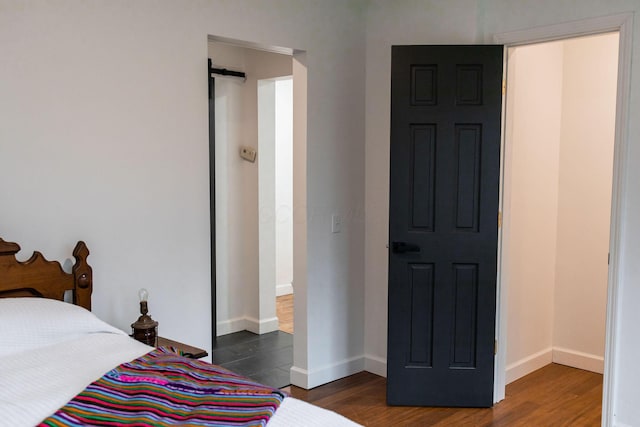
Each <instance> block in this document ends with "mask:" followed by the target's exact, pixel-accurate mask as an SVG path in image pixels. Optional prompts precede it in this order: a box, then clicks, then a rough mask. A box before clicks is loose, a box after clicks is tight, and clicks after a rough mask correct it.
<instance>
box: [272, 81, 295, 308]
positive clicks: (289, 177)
mask: <svg viewBox="0 0 640 427" xmlns="http://www.w3.org/2000/svg"><path fill="white" fill-rule="evenodd" d="M275 86H276V100H275V101H276V147H275V148H276V158H275V174H276V177H275V180H276V204H275V218H276V242H275V243H276V251H275V252H276V295H277V296H280V295H288V294H291V293H292V292H293V288H292V282H293V108H294V105H293V80H292V79H290V78H286V79H282V80H277V81H276V82H275Z"/></svg>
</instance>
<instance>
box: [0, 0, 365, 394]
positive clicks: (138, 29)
mask: <svg viewBox="0 0 640 427" xmlns="http://www.w3.org/2000/svg"><path fill="white" fill-rule="evenodd" d="M364 4H365V2H364V1H362V2H360V1H357V0H353V1H349V2H344V1H342V0H328V1H323V2H315V1H311V0H295V1H294V0H269V1H262V2H255V1H251V0H234V1H233V2H228V1H224V0H212V1H206V2H203V1H198V0H186V1H181V2H173V1H168V0H161V1H150V0H141V1H136V2H129V1H124V0H115V1H109V2H84V1H81V0H61V1H58V2H55V4H54V3H48V2H27V3H25V2H23V1H19V0H15V1H14V0H1V2H0V10H1V13H0V51H2V55H1V56H0V117H1V118H2V119H1V120H2V126H0V153H1V155H0V197H1V198H2V200H3V203H2V207H1V208H0V235H1V236H2V237H3V238H5V239H6V240H10V241H17V242H20V243H21V244H22V245H23V248H24V249H25V251H30V250H33V249H36V248H37V249H41V250H43V251H44V253H45V254H46V255H47V256H48V257H49V258H52V259H63V258H64V257H67V256H69V253H70V252H71V249H72V248H73V245H74V244H75V241H76V240H78V239H84V240H85V241H86V242H87V244H88V246H89V249H90V250H91V252H92V254H91V256H90V258H89V260H90V262H91V264H92V266H93V268H94V279H95V293H94V298H93V303H94V307H95V311H96V313H97V314H98V315H99V316H100V317H102V318H104V319H105V320H107V321H109V322H111V323H113V324H115V325H117V326H119V327H121V328H123V329H126V330H128V329H129V324H130V323H131V322H132V321H133V320H135V318H136V317H137V312H138V307H137V297H136V294H137V291H138V289H139V288H140V287H142V286H144V287H146V288H147V289H148V290H149V292H150V300H149V304H150V305H149V307H150V314H152V315H153V317H154V318H155V319H156V320H158V321H159V322H160V333H161V334H163V335H165V336H167V337H170V338H175V339H178V340H181V341H184V342H187V343H190V344H193V345H197V346H201V347H204V348H207V349H210V348H211V327H210V325H211V307H210V250H209V245H210V242H209V240H210V238H209V166H208V158H209V156H208V123H207V120H208V115H207V95H206V94H207V79H206V72H205V70H206V63H207V36H208V35H218V36H223V37H227V38H232V39H238V40H248V41H254V42H259V43H262V44H266V45H270V46H285V47H291V48H295V49H300V50H301V51H305V54H304V60H305V69H306V71H307V72H308V73H309V79H308V84H307V89H308V90H307V94H308V105H307V106H306V107H307V110H308V113H309V114H308V115H309V119H308V123H307V128H306V129H307V130H306V133H305V135H303V136H304V137H305V139H306V142H307V146H306V154H307V156H306V159H308V161H309V165H303V166H304V167H306V172H307V174H308V179H307V180H306V182H307V183H308V185H307V188H306V196H305V197H306V201H307V204H306V205H305V206H301V207H300V209H301V210H304V211H305V212H308V213H309V215H310V216H312V219H310V220H309V221H305V222H302V224H306V225H305V230H304V232H305V233H306V235H307V238H308V239H307V243H306V247H305V248H304V250H301V253H304V252H305V251H306V253H307V254H308V261H307V268H306V271H305V270H300V269H297V270H296V271H297V273H298V275H299V276H298V277H299V279H296V283H297V284H299V285H300V286H302V287H304V288H305V289H304V292H301V293H299V295H303V298H302V300H301V301H300V299H301V298H299V299H298V301H300V304H298V301H297V304H296V313H295V316H296V324H301V325H304V326H305V327H304V328H296V345H295V354H294V364H295V366H296V367H297V368H298V373H299V374H300V375H298V376H297V377H296V381H306V380H309V383H308V384H305V385H309V384H312V385H316V383H314V381H315V382H317V381H322V380H324V381H327V380H332V379H336V378H337V377H338V376H339V375H341V374H344V373H345V372H351V371H353V369H354V366H353V363H352V361H353V360H354V359H355V360H361V356H362V353H363V340H362V336H363V320H362V319H363V286H364V284H363V254H362V249H361V248H362V241H363V235H364V234H363V224H362V222H361V221H356V220H354V221H353V222H352V223H350V224H349V226H348V227H344V229H343V233H341V235H340V236H339V238H336V236H335V235H332V233H331V229H330V217H331V212H334V211H341V212H349V211H359V212H362V205H363V193H364V161H363V152H364V151H363V150H364V145H363V141H364V105H363V99H364V82H363V81H362V75H363V73H364V23H363V15H362V10H363V9H362V7H363V5H364ZM327 23H330V25H328V24H327ZM294 74H295V73H294ZM294 90H295V89H294ZM330 254H337V255H336V256H333V255H330ZM298 317H302V318H305V319H306V318H308V321H307V320H304V321H302V320H301V321H298ZM326 319H335V320H332V321H327V320H326ZM358 358H360V359H358ZM360 363H361V362H360ZM343 367H348V368H349V369H342V368H343ZM341 369H342V371H341Z"/></svg>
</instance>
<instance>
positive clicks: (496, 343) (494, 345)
mask: <svg viewBox="0 0 640 427" xmlns="http://www.w3.org/2000/svg"><path fill="white" fill-rule="evenodd" d="M496 354H498V340H493V355H494V356H495V355H496Z"/></svg>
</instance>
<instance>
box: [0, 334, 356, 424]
mask: <svg viewBox="0 0 640 427" xmlns="http://www.w3.org/2000/svg"><path fill="white" fill-rule="evenodd" d="M5 331H6V329H4V328H3V329H0V346H1V345H2V340H1V338H2V336H1V335H2V332H5ZM150 350H151V347H149V346H146V345H144V344H141V343H139V342H137V341H135V340H133V339H131V338H129V337H128V336H127V335H126V334H125V333H124V332H122V331H119V330H113V331H110V332H105V331H100V332H95V333H85V334H83V335H81V336H73V335H72V336H69V337H67V338H66V339H65V340H64V341H61V342H58V343H54V344H48V345H46V346H44V347H41V348H39V349H33V348H32V347H31V346H30V347H29V348H28V349H26V350H22V351H17V350H16V351H13V352H9V354H4V355H0V414H1V416H0V426H7V427H9V426H11V427H20V426H25V427H26V426H29V427H30V426H33V425H35V424H37V423H38V422H40V421H42V420H43V419H45V418H46V417H48V416H49V415H51V414H53V413H54V412H55V411H56V410H57V409H58V408H60V407H62V406H64V405H65V404H66V403H67V402H68V401H69V400H71V399H72V398H73V397H74V396H75V395H77V394H78V393H80V392H81V391H82V390H84V388H85V387H87V386H88V385H89V384H90V383H92V382H93V381H95V380H97V379H98V378H100V377H101V376H102V375H103V374H105V373H106V372H108V371H109V370H111V369H113V368H114V367H116V366H118V365H119V364H121V363H125V362H128V361H130V360H133V359H135V358H137V357H140V356H142V355H143V354H145V353H147V352H149V351H150ZM358 425H359V424H356V423H354V422H352V421H350V420H348V419H347V418H344V417H342V416H341V415H338V414H336V413H335V412H331V411H327V410H325V409H322V408H319V407H317V406H313V405H310V404H308V403H306V402H303V401H301V400H298V399H294V398H291V397H288V398H286V399H284V401H283V402H282V404H281V406H280V408H279V409H278V410H277V411H276V414H275V415H274V416H273V417H272V418H271V420H270V421H269V424H268V426H269V427H304V426H308V427H316V426H317V427H320V426H323V427H324V426H331V427H355V426H358Z"/></svg>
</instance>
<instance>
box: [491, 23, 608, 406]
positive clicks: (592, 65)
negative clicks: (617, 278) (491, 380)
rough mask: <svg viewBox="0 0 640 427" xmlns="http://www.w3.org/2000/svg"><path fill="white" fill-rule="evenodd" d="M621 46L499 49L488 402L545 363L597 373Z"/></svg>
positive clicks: (599, 38)
mask: <svg viewBox="0 0 640 427" xmlns="http://www.w3.org/2000/svg"><path fill="white" fill-rule="evenodd" d="M619 38H620V34H619V32H611V33H601V34H595V35H589V36H583V37H574V38H564V39H560V40H556V41H551V42H545V43H537V44H522V45H519V46H512V47H508V48H507V52H506V53H507V79H506V86H507V91H506V113H505V117H506V122H505V132H504V133H505V135H504V140H505V145H504V150H503V165H504V166H503V188H502V209H503V228H502V240H501V266H500V273H499V276H500V283H501V287H500V289H501V291H500V292H501V293H502V296H501V298H502V300H503V303H501V304H500V305H501V307H502V308H503V311H502V312H501V314H500V320H499V323H498V334H499V336H500V335H501V334H500V331H501V329H502V335H501V337H500V342H502V343H504V346H505V349H503V350H502V351H503V353H502V355H503V357H504V359H503V360H502V362H503V364H502V367H501V368H502V374H503V375H504V377H503V383H502V390H500V384H499V383H500V381H496V386H497V388H496V393H495V394H496V396H494V400H496V401H498V400H501V398H502V397H504V384H508V383H510V382H513V381H515V380H516V379H518V378H520V377H522V376H524V375H527V374H529V373H531V372H533V371H535V370H537V369H539V368H542V367H543V366H546V365H548V364H550V363H558V364H562V365H567V366H571V367H575V368H579V369H584V370H588V371H592V372H597V373H599V374H602V373H603V372H604V369H605V353H606V349H605V341H606V331H607V327H606V323H607V310H608V308H607V307H608V305H607V304H608V303H607V299H608V295H610V290H609V289H608V283H609V274H610V273H609V247H610V241H612V239H611V236H610V230H612V229H613V228H612V226H611V221H612V216H611V214H612V188H613V187H614V185H613V182H614V175H615V169H614V146H615V141H616V120H617V117H616V107H617V94H618V89H617V86H618V61H619V60H618V46H619V43H620V42H619ZM613 206H614V207H615V203H614V204H613ZM505 307H506V309H505ZM504 325H506V326H507V327H506V331H505V330H504V329H505V328H504ZM498 363H500V361H498ZM497 372H498V371H497ZM498 375H500V374H498ZM500 393H502V396H500Z"/></svg>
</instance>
